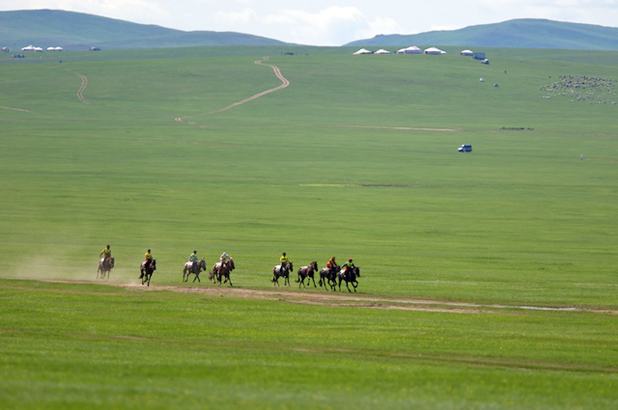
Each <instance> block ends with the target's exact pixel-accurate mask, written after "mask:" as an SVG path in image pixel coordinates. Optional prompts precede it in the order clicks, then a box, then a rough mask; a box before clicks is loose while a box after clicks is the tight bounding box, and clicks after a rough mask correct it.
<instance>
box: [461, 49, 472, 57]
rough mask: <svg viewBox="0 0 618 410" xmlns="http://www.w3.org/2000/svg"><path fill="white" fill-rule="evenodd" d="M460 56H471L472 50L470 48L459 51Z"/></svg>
mask: <svg viewBox="0 0 618 410" xmlns="http://www.w3.org/2000/svg"><path fill="white" fill-rule="evenodd" d="M459 55H460V56H466V57H472V56H473V55H474V51H472V50H462V51H460V52H459Z"/></svg>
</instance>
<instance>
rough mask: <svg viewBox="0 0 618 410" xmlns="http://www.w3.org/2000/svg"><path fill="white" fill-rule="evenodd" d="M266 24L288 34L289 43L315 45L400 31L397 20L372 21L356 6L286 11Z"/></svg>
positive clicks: (377, 18) (274, 16)
mask: <svg viewBox="0 0 618 410" xmlns="http://www.w3.org/2000/svg"><path fill="white" fill-rule="evenodd" d="M263 22H264V24H265V25H268V26H270V27H272V28H273V30H272V31H273V33H287V34H288V36H287V37H286V41H290V42H297V43H304V44H314V45H341V44H343V43H346V42H349V41H353V40H357V39H358V38H359V36H361V37H362V36H374V35H375V34H376V33H388V34H390V33H393V32H398V31H399V30H400V27H399V25H398V24H397V23H396V22H395V21H394V20H392V19H389V18H384V17H376V18H375V19H374V20H373V21H370V20H369V19H367V18H366V17H365V15H364V14H363V13H362V12H361V11H360V10H359V9H357V8H356V7H328V8H326V9H324V10H321V11H318V12H315V13H311V12H307V11H303V10H289V9H286V10H281V11H280V12H278V13H276V14H271V15H268V16H266V17H265V18H264V20H263Z"/></svg>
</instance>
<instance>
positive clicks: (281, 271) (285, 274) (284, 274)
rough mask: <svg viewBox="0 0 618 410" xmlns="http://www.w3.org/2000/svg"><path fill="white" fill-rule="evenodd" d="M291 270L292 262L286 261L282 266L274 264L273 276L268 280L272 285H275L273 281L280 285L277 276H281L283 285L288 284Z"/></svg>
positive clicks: (292, 269)
mask: <svg viewBox="0 0 618 410" xmlns="http://www.w3.org/2000/svg"><path fill="white" fill-rule="evenodd" d="M293 271H294V264H293V263H292V262H289V261H288V262H286V263H285V265H284V266H283V268H282V267H281V265H275V267H274V268H273V278H272V279H271V280H270V281H271V282H272V283H273V286H275V283H276V284H277V286H280V285H279V278H283V279H284V281H283V285H284V286H285V285H288V286H290V272H293Z"/></svg>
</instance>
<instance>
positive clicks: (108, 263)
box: [97, 258, 114, 280]
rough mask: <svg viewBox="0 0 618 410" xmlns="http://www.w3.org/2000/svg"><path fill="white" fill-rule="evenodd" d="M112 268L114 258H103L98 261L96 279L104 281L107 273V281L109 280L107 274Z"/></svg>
mask: <svg viewBox="0 0 618 410" xmlns="http://www.w3.org/2000/svg"><path fill="white" fill-rule="evenodd" d="M113 267H114V258H103V259H101V260H100V261H99V267H98V268H97V279H99V278H101V279H105V274H106V273H107V279H108V280H109V274H110V272H111V271H112V268H113Z"/></svg>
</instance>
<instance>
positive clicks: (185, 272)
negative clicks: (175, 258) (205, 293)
mask: <svg viewBox="0 0 618 410" xmlns="http://www.w3.org/2000/svg"><path fill="white" fill-rule="evenodd" d="M203 270H206V260H205V259H202V260H199V261H197V262H195V266H193V262H187V263H185V266H184V267H183V268H182V279H183V280H184V281H185V282H186V281H188V280H189V275H191V274H194V275H195V278H193V282H195V279H197V281H198V282H200V283H201V282H202V281H201V280H200V272H201V271H203Z"/></svg>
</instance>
